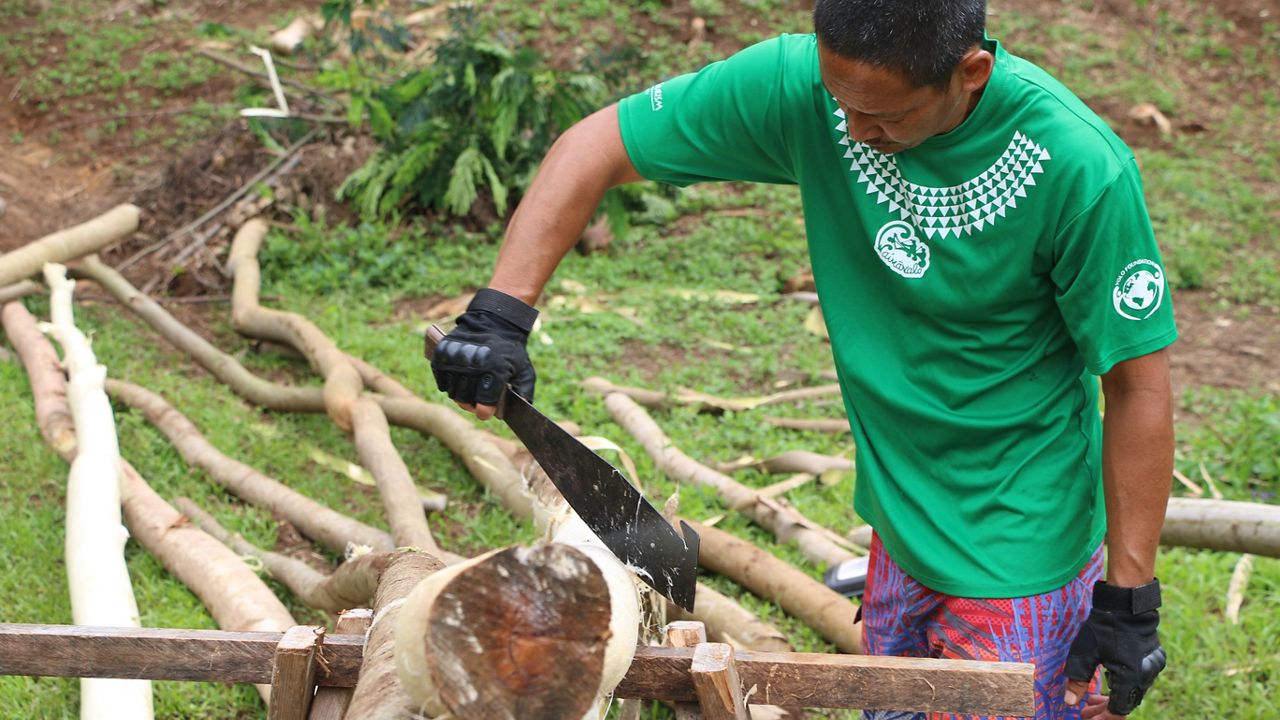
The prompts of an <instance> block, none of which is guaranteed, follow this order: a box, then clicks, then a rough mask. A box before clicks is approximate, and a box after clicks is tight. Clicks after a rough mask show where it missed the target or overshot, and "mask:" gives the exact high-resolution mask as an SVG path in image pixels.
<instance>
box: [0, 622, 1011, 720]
mask: <svg viewBox="0 0 1280 720" xmlns="http://www.w3.org/2000/svg"><path fill="white" fill-rule="evenodd" d="M283 636H284V634H283V633H270V632H227V631H221V630H172V629H165V628H101V627H82V626H74V625H13V624H3V623H0V675H45V676H51V677H118V678H138V679H145V680H195V681H205V682H232V683H269V682H271V679H272V667H273V660H274V657H275V653H276V647H277V645H279V643H280V640H281V638H282V637H283ZM321 652H322V654H323V657H324V660H325V662H323V663H320V662H317V668H316V684H318V685H321V686H335V687H352V686H354V685H355V681H356V675H357V674H358V672H359V667H360V661H361V657H362V655H363V652H364V636H363V635H330V636H327V637H325V639H324V644H323V646H322V650H321ZM694 652H695V651H694V649H692V648H669V647H647V646H641V647H637V648H636V654H635V659H634V660H633V661H632V663H631V669H630V670H628V671H627V676H626V677H625V678H624V679H623V681H622V684H620V685H619V686H618V688H617V690H616V691H615V693H614V695H615V697H619V698H643V699H652V700H666V701H668V702H696V701H697V699H698V695H697V692H696V690H695V689H694V684H693V676H692V674H691V671H692V669H693V656H694ZM734 662H735V665H736V668H737V672H738V677H739V680H740V681H741V683H742V686H743V687H752V686H755V693H754V694H752V696H751V699H752V701H754V702H758V703H760V704H762V705H781V706H783V707H832V708H863V709H877V710H881V709H883V710H908V711H915V712H944V713H958V714H972V715H1005V716H1009V717H1031V716H1032V715H1034V714H1035V695H1034V690H1035V667H1034V666H1033V665H1030V664H1028V663H992V662H976V661H969V660H933V659H923V658H892V657H868V656H862V655H831V654H821V653H760V652H748V651H745V650H744V651H740V652H738V653H737V654H736V655H735V657H734Z"/></svg>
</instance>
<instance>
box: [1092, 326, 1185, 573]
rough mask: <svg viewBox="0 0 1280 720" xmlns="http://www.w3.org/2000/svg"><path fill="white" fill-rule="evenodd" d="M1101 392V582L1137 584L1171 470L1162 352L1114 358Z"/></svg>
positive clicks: (1169, 397)
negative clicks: (1103, 546) (1104, 548)
mask: <svg viewBox="0 0 1280 720" xmlns="http://www.w3.org/2000/svg"><path fill="white" fill-rule="evenodd" d="M1102 391H1103V394H1104V395H1105V397H1106V415H1105V418H1104V419H1103V430H1102V434H1103V438H1102V477H1103V487H1104V493H1105V496H1106V503H1107V582H1108V583H1110V584H1112V585H1117V586H1120V587H1137V586H1139V585H1143V584H1145V583H1148V582H1151V580H1152V579H1153V578H1154V576H1155V557H1156V546H1157V545H1158V544H1159V542H1160V529H1161V527H1163V525H1164V514H1165V506H1166V505H1167V504H1168V502H1169V479H1170V478H1171V477H1172V476H1173V391H1172V389H1171V388H1170V383H1169V356H1168V351H1166V350H1160V351H1158V352H1154V353H1151V354H1150V355H1144V356H1143V357H1139V358H1134V359H1132V360H1127V361H1125V362H1121V363H1118V364H1116V366H1115V367H1114V368H1112V369H1111V371H1110V372H1108V373H1107V374H1106V375H1104V376H1103V377H1102Z"/></svg>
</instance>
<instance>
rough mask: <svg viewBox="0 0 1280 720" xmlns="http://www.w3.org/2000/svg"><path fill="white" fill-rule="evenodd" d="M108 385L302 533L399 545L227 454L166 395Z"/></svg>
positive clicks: (327, 540) (213, 472) (185, 452)
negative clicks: (175, 406) (211, 441)
mask: <svg viewBox="0 0 1280 720" xmlns="http://www.w3.org/2000/svg"><path fill="white" fill-rule="evenodd" d="M107 391H108V392H110V393H111V394H112V395H113V396H115V397H117V398H119V399H120V400H123V401H124V402H125V404H127V405H129V407H132V408H134V409H137V410H141V411H142V412H143V414H145V415H146V417H147V420H148V421H149V422H150V423H151V424H152V425H154V426H155V427H156V429H157V430H159V431H160V432H162V433H164V435H165V437H167V438H168V439H169V442H171V443H173V446H174V447H175V448H177V450H178V452H179V453H181V454H182V457H183V459H184V460H186V461H187V462H188V463H190V464H191V465H193V466H195V467H198V468H203V469H204V470H205V471H207V472H208V473H209V475H210V477H212V478H213V479H214V480H217V481H218V482H219V483H221V484H222V485H223V487H225V488H227V489H228V490H230V491H231V492H232V493H234V494H235V495H236V496H237V497H239V498H241V499H243V500H245V501H246V502H249V503H252V504H254V505H257V506H259V507H262V508H266V509H267V510H270V511H271V512H273V513H275V514H276V515H278V516H280V517H282V518H284V519H285V520H287V521H288V522H290V523H291V524H293V525H294V526H295V527H297V528H298V530H299V531H300V532H302V534H303V535H306V536H307V537H309V538H311V539H313V540H315V541H316V542H318V543H320V544H321V545H323V546H325V547H326V548H328V549H330V550H333V551H334V552H339V553H341V552H346V550H347V546H348V545H349V544H351V543H354V544H356V545H365V546H368V547H369V548H371V549H373V550H382V551H386V550H391V549H393V548H394V547H395V545H394V543H392V541H391V536H390V535H388V534H387V533H385V532H383V531H381V530H378V529H376V528H372V527H369V526H368V525H365V524H364V523H362V522H358V521H356V520H353V519H351V518H349V517H347V516H346V515H343V514H342V513H339V512H337V511H335V510H333V509H331V508H329V507H327V506H325V505H322V504H321V503H318V502H316V501H315V500H312V499H311V498H309V497H307V496H306V495H303V494H302V493H300V492H298V491H296V490H293V489H292V488H290V487H288V486H287V485H284V484H283V483H280V482H279V481H277V480H274V479H272V478H270V477H267V476H266V475H263V474H262V473H260V472H258V471H257V470H255V469H254V468H252V467H250V466H248V465H245V464H244V463H242V462H239V461H238V460H234V459H232V458H229V457H227V456H226V455H223V454H222V453H221V452H219V451H218V449H217V448H215V447H214V446H213V445H211V444H210V443H209V441H208V440H206V439H205V438H204V436H203V435H201V434H200V431H199V430H198V429H197V428H196V426H195V425H193V424H192V423H191V421H190V420H188V419H187V418H185V417H183V415H182V414H181V413H179V412H178V411H177V410H175V409H174V408H173V407H172V406H171V405H169V403H167V402H165V400H164V398H162V397H160V396H159V395H157V394H155V393H153V392H151V391H150V390H147V389H146V388H143V387H139V386H137V385H134V384H132V383H127V382H122V381H120V380H108V381H107Z"/></svg>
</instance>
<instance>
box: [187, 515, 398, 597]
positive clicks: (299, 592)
mask: <svg viewBox="0 0 1280 720" xmlns="http://www.w3.org/2000/svg"><path fill="white" fill-rule="evenodd" d="M173 504H174V505H175V506H177V508H178V510H180V511H182V514H183V515H185V516H187V517H188V518H190V520H191V522H193V523H195V524H196V525H197V526H198V527H199V528H200V529H201V530H203V531H205V532H206V533H209V535H211V536H213V537H214V538H216V539H217V540H218V542H221V543H222V544H223V545H226V546H227V547H229V548H231V549H232V550H234V551H235V552H236V553H238V554H240V555H242V556H245V557H252V558H256V559H257V560H258V562H260V563H262V568H263V569H264V570H265V571H266V572H267V574H268V575H270V576H271V579H273V580H275V581H277V582H279V583H280V584H281V585H284V586H285V587H287V588H289V592H291V593H293V594H294V596H295V597H297V598H298V600H299V601H301V602H302V604H304V605H306V606H307V607H313V608H316V609H317V610H326V611H328V612H331V613H339V612H342V611H343V610H350V609H352V608H358V607H365V606H367V605H369V604H370V603H371V602H372V601H373V595H374V593H375V592H376V591H377V589H378V579H379V578H380V577H382V571H383V570H385V569H386V565H387V562H388V561H389V558H390V556H391V554H390V553H389V552H373V553H365V554H361V555H356V556H355V557H352V558H351V559H349V560H347V561H346V562H344V563H342V564H341V565H339V566H338V569H337V570H336V571H335V572H333V573H332V574H330V575H326V574H324V573H322V572H320V571H319V570H316V569H315V568H313V567H311V566H310V565H308V564H307V563H305V562H303V561H301V560H298V559H296V558H292V557H289V556H288V555H284V554H282V553H278V552H272V551H270V550H263V549H262V548H259V547H258V546H256V545H254V544H253V543H251V542H249V541H248V540H245V539H244V538H243V537H241V536H240V535H239V534H238V533H232V532H230V531H228V530H227V529H226V528H224V527H223V526H222V525H221V524H220V523H219V522H218V521H217V520H215V519H214V517H213V516H212V515H210V514H209V513H207V512H205V511H204V510H203V509H201V508H200V506H198V505H196V504H195V503H194V502H192V501H191V500H190V499H188V498H178V499H177V500H175V501H174V503H173Z"/></svg>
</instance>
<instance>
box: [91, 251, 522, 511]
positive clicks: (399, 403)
mask: <svg viewBox="0 0 1280 720" xmlns="http://www.w3.org/2000/svg"><path fill="white" fill-rule="evenodd" d="M78 271H79V273H80V274H81V275H82V276H84V277H89V278H92V279H93V280H94V281H96V282H97V283H98V284H99V285H101V286H102V287H103V288H104V289H106V290H107V292H109V293H111V295H112V296H113V297H115V298H116V299H117V300H119V301H120V303H121V304H122V305H124V306H125V307H126V308H128V309H129V310H131V311H133V312H134V313H135V314H136V315H138V317H139V318H141V319H142V320H143V321H145V322H146V323H147V324H148V325H150V326H151V328H152V329H153V330H155V331H156V332H157V333H159V334H160V336H161V337H163V338H165V339H166V340H168V341H169V342H170V343H172V344H173V345H174V346H175V347H177V348H178V349H179V350H182V351H183V352H185V353H187V354H188V355H190V356H191V358H192V359H193V360H195V361H196V362H197V363H198V364H199V365H200V366H201V367H203V368H204V369H205V370H207V371H209V373H211V374H212V375H213V376H214V377H216V378H218V379H219V380H221V381H222V382H223V383H226V385H227V386H228V387H230V388H231V390H232V391H233V392H235V393H236V394H237V395H240V396H241V397H243V398H244V399H246V400H248V401H249V402H251V403H253V404H255V405H259V406H261V407H265V408H269V409H272V410H283V411H294V412H324V410H325V401H324V395H323V391H322V390H321V389H320V388H312V387H290V386H286V385H280V384H278V383H273V382H269V381H267V380H263V379H262V378H259V377H257V376H256V375H254V374H253V373H251V372H249V370H248V369H246V368H245V367H244V366H243V365H241V364H240V362H239V361H238V360H236V359H235V358H234V357H232V356H231V355H229V354H227V353H224V352H222V351H221V350H219V349H218V348H216V347H214V346H213V345H212V344H211V343H209V342H208V341H207V340H205V339H204V338H202V337H200V336H199V335H197V334H196V333H195V332H193V331H192V330H191V329H190V328H188V327H186V326H185V325H183V324H182V323H181V322H179V321H178V320H176V319H175V318H174V317H173V316H172V315H170V314H169V312H168V311H166V310H165V309H164V308H162V307H160V306H159V305H158V304H157V303H155V302H154V301H153V300H151V299H150V298H148V297H147V296H146V295H143V294H142V293H139V292H138V291H137V289H135V288H134V287H133V286H132V285H130V284H129V282H128V281H127V280H125V279H124V277H123V276H121V275H120V274H119V273H117V272H116V271H114V270H112V269H111V268H110V267H108V266H106V265H104V264H103V263H102V262H100V261H99V260H98V259H97V258H96V257H90V258H86V259H85V260H84V262H83V263H81V265H80V267H79V268H78ZM349 359H350V360H351V362H352V364H353V365H355V367H356V370H357V371H358V372H359V373H360V374H361V376H362V377H364V378H366V382H368V383H369V384H370V386H371V387H373V388H374V389H377V390H380V391H382V392H383V393H385V394H386V395H387V397H383V396H374V399H375V400H376V401H377V402H378V403H379V405H381V406H382V408H383V410H384V411H385V412H386V414H387V419H388V420H389V421H390V422H391V423H392V424H394V425H397V426H399V427H405V428H410V429H412V430H416V431H418V432H419V433H422V434H423V435H427V436H430V437H435V438H437V439H439V440H440V441H441V442H442V443H444V444H445V446H446V447H448V448H449V450H450V451H452V452H453V453H454V454H455V455H457V456H458V457H459V458H461V459H462V461H463V463H464V464H465V465H466V466H467V469H468V470H470V471H471V474H472V475H473V476H475V478H476V479H477V480H479V481H480V482H481V484H483V485H484V486H485V487H486V488H487V489H488V490H489V491H490V492H491V493H493V494H494V495H495V496H497V497H498V498H499V499H500V501H501V502H502V503H503V504H504V505H505V506H506V507H507V508H508V509H509V510H510V511H511V512H512V513H513V514H515V515H516V516H517V517H519V518H529V517H531V516H532V513H533V506H532V504H531V502H530V500H529V498H528V496H527V495H526V494H525V491H524V486H523V481H522V480H521V478H520V474H519V473H518V472H517V471H516V469H515V468H514V467H513V466H512V465H511V463H510V461H509V460H508V459H507V458H506V457H505V456H504V455H503V454H502V453H501V452H500V451H499V450H498V449H497V448H496V447H494V446H493V444H492V443H491V442H490V440H489V438H488V436H487V434H486V433H484V432H481V431H480V430H477V429H476V427H475V426H474V425H473V424H472V423H471V422H470V421H469V420H467V419H466V418H464V417H463V416H462V415H460V414H459V413H458V412H457V411H455V410H452V409H450V408H447V407H445V406H443V405H439V404H436V403H429V402H426V401H424V400H422V399H420V398H417V397H414V396H413V394H412V393H410V392H409V391H408V390H407V389H405V388H404V386H403V385H400V384H399V383H395V382H394V381H393V380H390V378H387V377H386V376H385V375H383V374H382V373H380V372H378V371H377V370H375V369H374V368H372V367H371V366H369V365H368V364H366V363H363V362H361V361H358V360H356V359H354V358H349Z"/></svg>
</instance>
